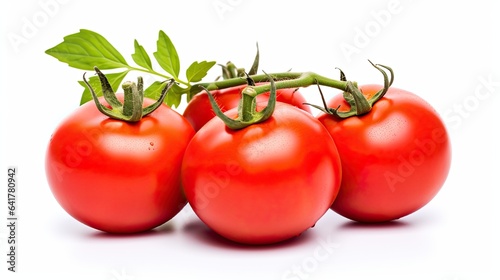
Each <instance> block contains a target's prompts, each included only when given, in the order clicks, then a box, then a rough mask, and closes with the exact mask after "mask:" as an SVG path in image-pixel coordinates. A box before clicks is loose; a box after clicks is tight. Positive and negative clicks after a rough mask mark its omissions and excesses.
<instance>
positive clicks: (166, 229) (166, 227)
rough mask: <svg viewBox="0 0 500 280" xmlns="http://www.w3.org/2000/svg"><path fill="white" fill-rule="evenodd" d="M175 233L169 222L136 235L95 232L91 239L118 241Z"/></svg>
mask: <svg viewBox="0 0 500 280" xmlns="http://www.w3.org/2000/svg"><path fill="white" fill-rule="evenodd" d="M173 231H174V226H173V224H172V223H171V222H167V223H165V224H163V225H160V226H157V227H156V228H154V229H151V230H147V231H143V232H136V233H110V232H104V231H98V230H95V231H94V232H92V233H91V234H90V237H91V238H108V239H118V238H137V237H144V236H154V235H163V234H168V233H171V232H173Z"/></svg>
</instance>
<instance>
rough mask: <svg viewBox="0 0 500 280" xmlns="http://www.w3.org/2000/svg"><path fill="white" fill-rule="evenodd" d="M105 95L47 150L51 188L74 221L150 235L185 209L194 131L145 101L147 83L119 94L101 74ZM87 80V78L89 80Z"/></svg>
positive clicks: (68, 122) (66, 125) (72, 119)
mask: <svg viewBox="0 0 500 280" xmlns="http://www.w3.org/2000/svg"><path fill="white" fill-rule="evenodd" d="M96 72H97V73H98V75H99V78H100V79H101V83H102V89H103V95H104V96H103V97H101V98H98V97H97V95H96V94H95V92H94V90H93V89H92V87H91V86H90V85H89V84H88V83H87V86H88V87H89V89H90V90H91V92H92V95H93V99H94V101H95V102H87V103H86V104H84V105H82V106H80V107H79V108H78V109H77V110H76V111H74V112H73V113H72V114H70V115H69V116H68V117H67V118H66V119H65V120H63V121H62V122H61V124H59V126H58V127H57V128H56V130H55V132H54V133H53V135H52V137H51V139H50V142H49V144H48V147H47V152H46V159H45V166H46V175H47V180H48V183H49V186H50V189H51V191H52V193H53V195H54V197H55V198H56V200H57V201H58V202H59V204H60V205H61V206H62V208H63V209H64V210H65V211H66V212H67V213H68V214H69V215H71V216H72V217H73V218H75V219H76V220H78V221H80V222H82V223H83V224H85V225H87V226H90V227H92V228H95V229H98V230H101V231H105V232H110V233H135V232H142V231H147V230H150V229H153V228H155V227H157V226H159V225H161V224H163V223H165V222H167V221H168V220H170V219H171V218H173V217H174V216H175V215H176V214H177V213H178V212H179V211H180V210H181V209H182V208H183V207H184V206H185V205H186V203H187V201H186V198H185V196H184V194H183V193H182V188H181V181H180V170H181V162H182V157H183V155H184V150H185V148H186V147H187V144H188V142H189V141H190V139H191V138H192V136H193V135H194V130H193V128H192V127H191V125H190V124H189V123H188V122H187V121H186V120H185V119H184V118H183V117H182V116H181V115H180V114H178V113H177V112H175V111H174V110H172V109H170V107H168V106H166V105H165V104H163V99H164V97H165V94H166V92H167V91H168V89H169V88H170V86H171V85H172V84H173V83H172V82H170V83H169V84H168V85H167V86H165V88H164V89H163V92H162V95H161V98H160V99H159V100H157V101H155V100H152V99H149V98H144V97H143V89H142V79H141V78H139V82H138V84H137V85H136V84H135V83H131V82H126V83H124V84H123V89H124V94H118V95H115V94H114V92H113V90H112V89H111V86H110V85H109V83H108V81H107V80H106V77H105V76H104V75H103V74H102V73H101V72H100V71H99V70H98V69H97V68H96ZM85 81H86V80H85Z"/></svg>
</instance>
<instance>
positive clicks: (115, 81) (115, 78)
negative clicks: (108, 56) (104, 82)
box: [78, 70, 129, 105]
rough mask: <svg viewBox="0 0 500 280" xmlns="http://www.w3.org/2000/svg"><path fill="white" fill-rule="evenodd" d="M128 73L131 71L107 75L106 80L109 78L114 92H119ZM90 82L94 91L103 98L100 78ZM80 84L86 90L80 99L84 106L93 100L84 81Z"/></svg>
mask: <svg viewBox="0 0 500 280" xmlns="http://www.w3.org/2000/svg"><path fill="white" fill-rule="evenodd" d="M128 72H129V70H126V71H123V72H119V73H111V74H106V78H108V81H109V84H110V85H111V87H112V88H113V91H114V92H116V91H117V90H118V87H119V86H120V84H121V83H122V81H123V79H124V78H125V76H127V74H128ZM88 82H89V84H90V85H91V86H92V88H93V89H94V91H95V93H96V94H97V96H102V88H101V82H100V81H99V77H98V76H92V77H90V78H89V79H88ZM78 83H79V84H80V85H81V86H83V87H84V88H85V90H84V91H83V93H82V98H81V99H80V105H83V104H85V103H87V102H88V101H90V100H92V94H91V93H90V90H89V88H88V87H87V85H85V83H84V82H83V81H78Z"/></svg>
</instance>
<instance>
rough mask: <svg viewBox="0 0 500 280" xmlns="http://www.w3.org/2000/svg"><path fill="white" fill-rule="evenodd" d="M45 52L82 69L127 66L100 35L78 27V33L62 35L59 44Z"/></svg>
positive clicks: (121, 57) (123, 59)
mask: <svg viewBox="0 0 500 280" xmlns="http://www.w3.org/2000/svg"><path fill="white" fill-rule="evenodd" d="M45 53H46V54H48V55H51V56H53V57H55V58H57V59H58V60H59V61H61V62H64V63H67V64H68V65H69V66H70V67H74V68H78V69H82V70H94V66H97V67H98V68H99V69H115V68H129V67H130V66H129V65H128V64H127V61H125V58H123V56H122V55H121V54H120V53H119V52H118V51H117V50H116V49H115V48H114V47H113V46H112V45H111V44H110V43H109V42H108V41H107V40H106V39H105V38H104V37H103V36H101V35H99V34H98V33H95V32H93V31H90V30H86V29H80V32H79V33H75V34H71V35H68V36H66V37H64V41H63V42H62V43H60V44H59V45H57V46H55V47H53V48H50V49H48V50H46V51H45Z"/></svg>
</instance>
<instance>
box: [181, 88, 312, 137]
mask: <svg viewBox="0 0 500 280" xmlns="http://www.w3.org/2000/svg"><path fill="white" fill-rule="evenodd" d="M246 86H247V85H241V86H236V87H231V88H227V89H221V90H214V91H211V93H212V95H213V96H214V97H215V100H216V101H217V103H218V105H219V107H220V108H221V109H222V111H223V112H225V111H227V110H230V109H232V108H236V107H238V104H239V102H240V99H241V91H242V90H243V89H244V88H245V87H246ZM268 99H269V92H266V93H263V94H260V95H258V96H257V102H264V103H265V102H267V100H268ZM276 100H277V101H279V102H284V103H288V104H291V105H294V106H296V107H298V108H300V109H302V110H304V111H306V112H309V113H311V109H310V108H309V106H307V105H305V104H304V103H305V102H306V99H305V98H304V96H303V95H302V94H301V93H300V92H299V91H297V90H296V89H290V88H286V89H279V90H277V92H276ZM183 116H184V117H185V118H186V119H187V120H188V121H189V122H190V123H191V125H192V126H193V128H194V129H195V130H196V131H198V130H200V128H201V127H202V126H203V125H205V124H206V123H207V122H208V121H209V120H211V119H212V118H213V117H214V116H215V113H214V111H213V110H212V106H211V105H210V101H209V98H208V95H207V93H206V92H200V93H198V94H197V95H195V96H194V97H193V98H192V99H191V100H190V101H189V103H188V105H187V107H186V109H185V110H184V113H183Z"/></svg>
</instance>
